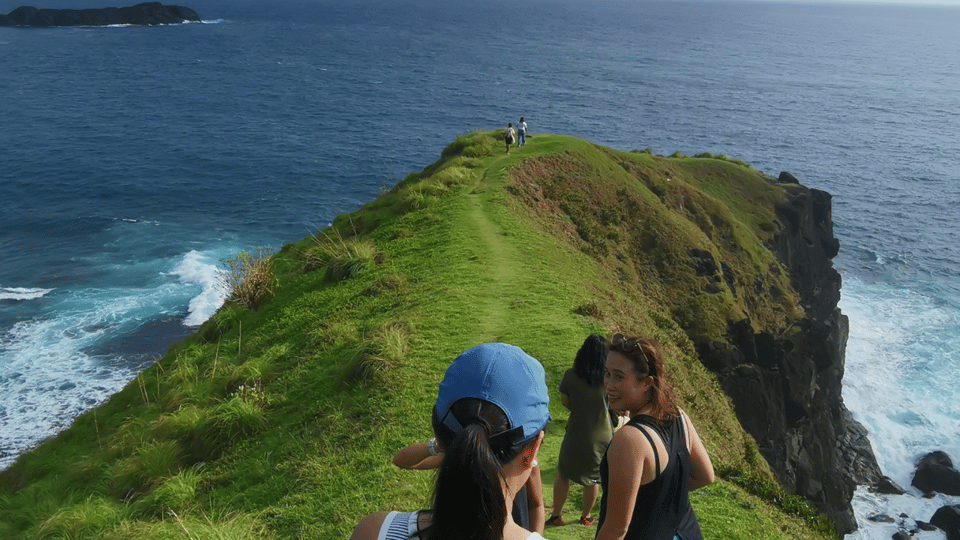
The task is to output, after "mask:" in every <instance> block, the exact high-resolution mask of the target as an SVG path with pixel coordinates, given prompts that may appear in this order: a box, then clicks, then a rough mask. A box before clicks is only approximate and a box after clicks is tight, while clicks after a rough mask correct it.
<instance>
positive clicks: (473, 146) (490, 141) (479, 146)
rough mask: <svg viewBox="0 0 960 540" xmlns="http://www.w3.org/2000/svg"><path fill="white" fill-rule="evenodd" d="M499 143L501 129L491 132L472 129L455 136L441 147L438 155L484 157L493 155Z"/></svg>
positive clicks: (501, 141)
mask: <svg viewBox="0 0 960 540" xmlns="http://www.w3.org/2000/svg"><path fill="white" fill-rule="evenodd" d="M501 145H503V130H498V131H493V132H490V131H472V132H470V133H467V134H466V135H461V136H459V137H457V138H456V140H454V141H453V142H452V143H450V144H448V145H447V146H446V148H444V149H443V152H442V153H441V154H440V155H441V156H442V157H452V156H458V155H462V156H464V157H468V158H484V157H490V156H493V155H495V154H496V153H497V150H498V149H500V147H501Z"/></svg>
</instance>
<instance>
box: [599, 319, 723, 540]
mask: <svg viewBox="0 0 960 540" xmlns="http://www.w3.org/2000/svg"><path fill="white" fill-rule="evenodd" d="M604 388H605V389H606V391H607V400H608V402H609V403H610V408H611V409H613V410H616V411H624V412H626V411H629V414H631V415H633V416H632V418H631V419H630V421H629V422H628V423H627V424H626V425H625V426H624V427H623V428H621V429H620V430H618V431H617V432H616V433H615V434H614V436H613V440H612V441H611V442H610V446H609V447H608V448H607V452H606V454H605V455H604V457H603V461H602V462H601V463H600V482H601V485H602V486H603V497H602V498H601V500H600V519H599V530H598V531H597V540H610V539H620V538H627V539H631V540H638V539H641V538H642V539H645V540H672V539H682V540H690V539H699V538H702V536H701V534H700V525H699V523H697V518H696V516H694V514H693V508H692V507H691V506H690V500H689V498H688V492H689V491H690V490H693V489H697V488H699V487H702V486H705V485H707V484H711V483H713V480H714V473H713V464H712V463H711V462H710V456H709V455H707V451H706V449H705V448H704V447H703V442H702V441H701V440H700V437H699V436H698V435H697V430H696V429H695V428H694V427H693V423H691V422H690V419H689V418H688V417H687V415H685V414H684V413H683V411H681V410H680V409H679V408H678V407H677V406H676V404H675V403H674V402H673V396H672V393H673V392H672V389H671V388H670V384H669V383H668V381H667V380H666V377H665V374H664V370H663V360H662V359H661V357H660V351H659V350H658V349H657V347H656V345H655V344H654V343H653V342H651V341H649V340H645V339H628V338H626V337H624V336H623V335H621V334H617V335H615V336H614V337H613V339H612V340H611V341H610V352H609V353H608V354H607V362H606V365H605V366H604Z"/></svg>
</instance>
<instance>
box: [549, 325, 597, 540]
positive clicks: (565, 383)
mask: <svg viewBox="0 0 960 540" xmlns="http://www.w3.org/2000/svg"><path fill="white" fill-rule="evenodd" d="M606 358H607V342H606V339H604V338H603V337H602V336H598V335H591V336H589V337H587V339H586V340H585V341H584V342H583V345H582V346H581V347H580V350H579V351H577V356H576V357H575V358H574V361H573V368H572V369H568V370H567V371H566V373H564V374H563V380H562V381H561V383H560V401H561V402H562V403H563V405H564V407H566V408H567V409H568V410H569V411H570V417H569V419H568V420H567V427H566V432H565V433H564V436H563V442H562V443H561V444H560V457H559V459H558V461H557V476H556V478H555V479H554V482H553V511H552V513H551V515H550V517H549V518H548V519H547V525H554V526H558V525H563V517H562V512H563V504H564V502H566V500H567V494H568V493H569V491H570V482H576V483H577V484H580V485H581V486H583V504H582V506H581V512H580V524H581V525H586V526H590V525H593V517H591V516H590V512H591V510H593V506H594V504H595V503H596V501H597V495H598V494H599V491H600V460H601V459H602V458H603V453H604V451H605V450H606V449H607V445H608V444H610V439H611V438H612V437H613V426H612V425H611V421H610V412H609V408H608V407H607V399H606V395H605V393H604V389H603V364H604V361H605V360H606Z"/></svg>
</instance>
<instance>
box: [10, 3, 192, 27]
mask: <svg viewBox="0 0 960 540" xmlns="http://www.w3.org/2000/svg"><path fill="white" fill-rule="evenodd" d="M184 22H201V21H200V16H199V15H197V12H196V11H194V10H192V9H190V8H187V7H183V6H165V5H163V4H161V3H160V2H145V3H142V4H137V5H135V6H128V7H119V8H117V7H109V8H92V9H44V8H35V7H32V6H21V7H18V8H17V9H15V10H13V11H11V12H10V13H8V14H7V15H0V26H25V27H37V28H49V27H56V26H111V25H124V24H127V25H136V26H153V25H159V24H180V23H184Z"/></svg>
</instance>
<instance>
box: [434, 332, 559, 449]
mask: <svg viewBox="0 0 960 540" xmlns="http://www.w3.org/2000/svg"><path fill="white" fill-rule="evenodd" d="M462 398H476V399H482V400H485V401H489V402H490V403H493V404H494V405H496V406H498V407H500V409H501V410H503V413H504V414H505V415H506V417H507V420H509V422H510V428H511V429H510V430H509V431H514V430H517V431H520V429H519V428H521V427H522V438H521V439H520V440H518V441H516V442H517V443H525V442H527V441H529V440H531V439H533V437H534V436H535V435H536V434H537V433H539V432H541V431H543V429H544V428H545V427H546V425H547V422H549V421H550V410H549V405H550V396H549V395H548V394H547V383H546V381H545V380H544V371H543V366H542V365H541V364H540V362H539V361H537V359H535V358H534V357H532V356H530V355H529V354H527V353H525V352H523V350H522V349H520V347H516V346H513V345H507V344H506V343H483V344H481V345H477V346H476V347H474V348H472V349H470V350H468V351H466V352H464V353H463V354H461V355H460V356H458V357H457V358H456V359H454V361H453V363H451V364H450V366H449V367H448V368H447V372H446V373H445V374H444V375H443V380H442V381H440V389H439V391H438V392H437V403H436V405H435V406H434V413H435V414H436V415H437V418H438V419H439V420H440V422H442V423H443V424H444V425H445V426H447V427H448V428H450V429H452V430H453V432H454V433H459V432H460V431H462V430H463V426H461V425H460V422H459V421H458V420H457V419H456V418H455V417H454V415H452V414H450V408H451V407H452V406H453V404H454V403H455V402H456V401H457V400H459V399H462ZM518 436H519V434H518Z"/></svg>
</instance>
